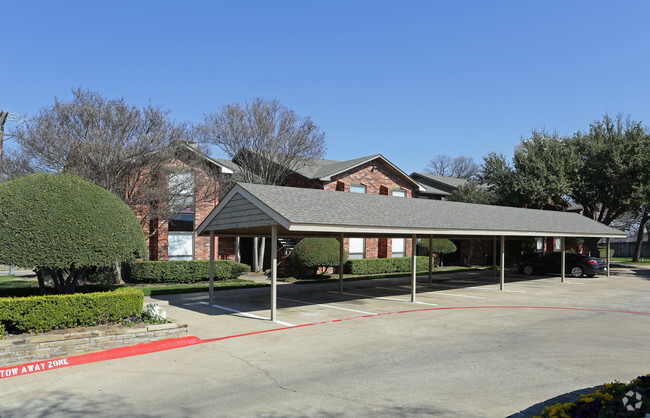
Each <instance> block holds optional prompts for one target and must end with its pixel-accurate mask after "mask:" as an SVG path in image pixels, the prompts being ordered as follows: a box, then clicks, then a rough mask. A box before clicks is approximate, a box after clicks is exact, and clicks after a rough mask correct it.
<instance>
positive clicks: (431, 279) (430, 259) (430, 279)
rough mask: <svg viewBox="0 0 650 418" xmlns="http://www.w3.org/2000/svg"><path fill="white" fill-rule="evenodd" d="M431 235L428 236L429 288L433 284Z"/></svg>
mask: <svg viewBox="0 0 650 418" xmlns="http://www.w3.org/2000/svg"><path fill="white" fill-rule="evenodd" d="M432 249H433V235H429V286H431V284H432V283H433V253H432V252H431V250H432Z"/></svg>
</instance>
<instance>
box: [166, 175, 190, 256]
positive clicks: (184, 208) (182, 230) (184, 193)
mask: <svg viewBox="0 0 650 418" xmlns="http://www.w3.org/2000/svg"><path fill="white" fill-rule="evenodd" d="M169 210H170V217H169V224H168V234H167V259H168V260H193V259H194V174H193V173H190V172H187V173H174V174H171V175H170V176H169Z"/></svg>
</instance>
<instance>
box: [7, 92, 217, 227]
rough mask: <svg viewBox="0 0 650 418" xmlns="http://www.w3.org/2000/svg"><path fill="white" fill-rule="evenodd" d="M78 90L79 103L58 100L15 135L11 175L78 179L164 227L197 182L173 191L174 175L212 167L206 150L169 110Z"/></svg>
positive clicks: (75, 97) (143, 219) (144, 219)
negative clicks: (193, 142) (203, 151)
mask: <svg viewBox="0 0 650 418" xmlns="http://www.w3.org/2000/svg"><path fill="white" fill-rule="evenodd" d="M72 93H73V99H72V101H70V102H63V101H61V100H59V99H57V98H55V100H54V104H53V105H52V106H49V107H45V108H43V109H41V110H40V111H39V113H38V114H37V115H36V116H34V117H32V118H30V119H29V120H28V121H27V122H26V124H25V125H24V126H19V127H17V128H16V129H15V130H14V131H13V132H12V134H13V136H14V137H15V138H16V142H17V144H18V145H19V151H18V153H16V154H15V155H13V156H11V157H12V158H10V159H9V163H10V165H11V166H12V170H13V171H11V172H10V173H11V174H12V175H13V176H16V175H20V174H26V173H29V172H30V171H44V172H68V173H71V174H75V175H77V176H79V177H81V178H83V179H85V180H87V181H90V182H92V183H95V184H97V185H98V186H101V187H103V188H105V189H107V190H109V191H111V192H113V193H114V194H116V195H117V196H119V197H120V198H122V199H123V200H124V201H125V202H126V203H127V204H128V205H129V206H131V207H132V208H133V209H134V210H136V212H137V214H138V216H139V218H140V221H141V223H142V224H143V225H145V224H148V223H149V222H150V221H151V220H153V219H156V220H158V221H159V222H158V225H159V226H160V225H162V224H164V222H166V221H167V220H169V218H170V216H173V215H174V214H175V211H177V210H181V209H183V208H180V206H183V205H185V204H186V203H187V202H184V201H183V199H182V197H183V196H182V194H183V193H184V191H185V190H187V189H188V188H190V190H192V188H193V187H194V183H193V182H194V178H193V177H192V178H191V179H190V178H188V184H186V185H183V186H184V187H178V188H170V187H169V178H170V176H173V175H175V174H178V173H179V172H188V171H194V170H198V169H201V170H204V169H205V167H204V164H205V163H204V161H205V160H204V159H203V158H201V151H200V150H199V149H198V148H197V147H196V146H190V145H188V144H190V143H189V142H187V141H185V139H186V138H187V137H188V129H187V127H186V126H185V125H183V124H176V123H174V122H172V121H170V119H169V112H168V111H165V110H162V109H160V108H158V107H154V106H151V105H149V106H145V107H144V108H142V109H138V108H136V107H135V106H131V105H128V104H127V103H126V102H125V100H124V99H123V98H120V99H107V98H104V97H103V96H101V95H100V94H99V93H97V92H94V91H90V90H85V89H81V88H78V89H75V90H73V91H72ZM170 162H182V163H181V164H179V163H176V164H170ZM214 175H216V174H214ZM190 182H191V184H190ZM207 190H210V188H207ZM212 192H213V193H214V192H216V191H214V190H212ZM176 195H178V196H176ZM179 197H180V198H179ZM197 198H198V197H197ZM174 202H180V203H179V205H175V204H174ZM170 203H171V204H170ZM176 206H179V207H176ZM160 221H161V222H160ZM153 232H155V231H153Z"/></svg>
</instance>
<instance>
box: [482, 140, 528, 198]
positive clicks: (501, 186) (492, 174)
mask: <svg viewBox="0 0 650 418" xmlns="http://www.w3.org/2000/svg"><path fill="white" fill-rule="evenodd" d="M515 176H516V172H515V170H514V168H512V167H511V166H510V164H509V163H508V161H507V159H506V157H505V156H504V155H503V154H500V153H495V152H492V153H490V154H488V155H486V156H485V157H483V167H482V170H481V175H480V181H481V183H483V184H485V185H486V187H487V188H488V190H489V191H491V192H492V193H494V199H495V200H494V204H496V205H502V206H517V207H520V206H522V205H521V199H520V197H519V195H518V194H517V193H516V191H515V180H516V178H515Z"/></svg>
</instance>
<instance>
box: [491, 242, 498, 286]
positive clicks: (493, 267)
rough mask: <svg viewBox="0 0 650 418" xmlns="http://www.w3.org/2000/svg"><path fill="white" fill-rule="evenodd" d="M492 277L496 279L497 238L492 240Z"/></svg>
mask: <svg viewBox="0 0 650 418" xmlns="http://www.w3.org/2000/svg"><path fill="white" fill-rule="evenodd" d="M492 277H494V279H495V280H496V278H497V237H496V235H495V236H494V239H493V240H492Z"/></svg>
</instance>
